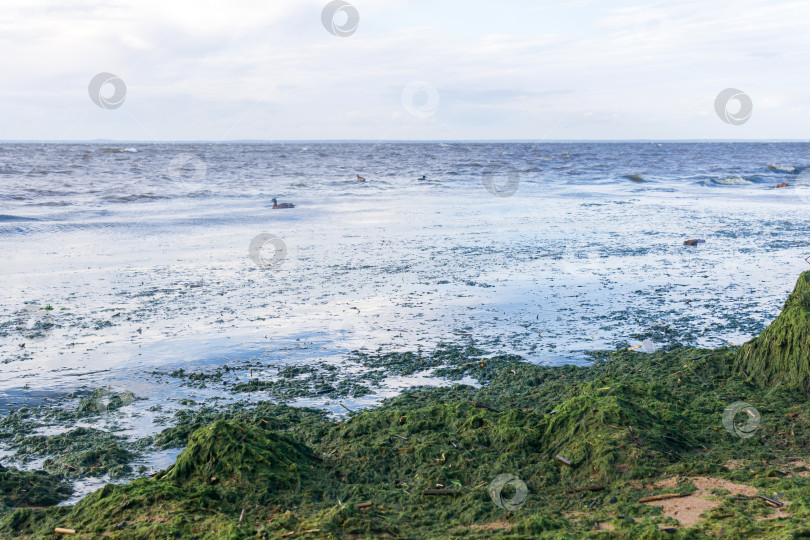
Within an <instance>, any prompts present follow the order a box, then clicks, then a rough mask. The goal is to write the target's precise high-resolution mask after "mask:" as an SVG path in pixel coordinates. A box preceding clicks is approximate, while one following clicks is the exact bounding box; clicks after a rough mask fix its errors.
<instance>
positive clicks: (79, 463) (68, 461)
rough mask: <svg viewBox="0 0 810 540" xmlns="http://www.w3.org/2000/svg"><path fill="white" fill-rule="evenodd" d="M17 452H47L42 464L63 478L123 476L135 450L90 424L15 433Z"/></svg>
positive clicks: (28, 454)
mask: <svg viewBox="0 0 810 540" xmlns="http://www.w3.org/2000/svg"><path fill="white" fill-rule="evenodd" d="M13 446H14V447H15V448H17V454H16V456H17V457H18V458H19V459H21V460H23V461H28V460H30V459H31V458H33V457H34V456H49V457H48V458H47V459H46V460H45V462H44V463H43V468H44V469H45V470H46V471H48V472H50V473H53V474H59V475H60V476H64V477H66V478H83V477H88V476H103V475H105V474H109V475H110V477H111V478H122V477H124V476H126V475H128V474H129V473H130V472H132V470H131V468H130V466H129V462H131V461H132V460H133V459H134V458H135V454H134V453H133V452H131V451H130V450H128V449H127V448H125V446H124V445H123V443H122V440H121V439H120V438H119V437H116V436H115V435H112V434H111V433H107V432H106V431H101V430H98V429H92V428H83V427H80V428H76V429H72V430H70V431H68V432H66V433H61V434H59V435H33V436H30V437H16V438H15V439H14V441H13Z"/></svg>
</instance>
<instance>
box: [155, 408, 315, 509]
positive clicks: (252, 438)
mask: <svg viewBox="0 0 810 540" xmlns="http://www.w3.org/2000/svg"><path fill="white" fill-rule="evenodd" d="M318 459H319V458H316V457H315V455H314V454H313V453H312V450H310V449H309V448H307V447H306V446H304V445H303V444H300V443H298V442H296V441H293V440H292V439H290V438H289V437H287V436H285V435H282V434H279V433H274V432H269V431H265V430H262V429H259V428H257V427H254V426H246V427H243V426H241V425H240V424H237V423H235V422H229V421H226V420H217V421H216V422H215V423H213V424H212V425H210V426H207V427H204V428H202V429H199V430H197V431H196V432H194V433H193V434H192V436H191V438H190V439H189V443H188V446H187V447H186V448H185V450H183V452H182V453H181V454H180V456H178V458H177V462H176V463H175V464H174V465H172V466H171V467H169V468H168V469H167V470H166V473H165V474H163V475H162V477H161V479H163V480H171V481H174V482H177V483H181V484H197V485H200V484H211V485H215V484H220V483H225V484H227V485H228V486H229V489H238V490H239V491H240V493H241V495H242V496H245V495H246V494H248V493H250V492H257V493H260V494H261V496H260V497H258V499H257V500H255V501H251V502H255V503H261V502H266V499H267V498H270V497H272V496H273V494H274V493H275V492H276V491H280V490H285V489H294V488H297V487H298V486H300V484H301V475H302V474H308V473H309V466H310V465H314V464H315V463H316V462H317V461H318ZM259 479H260V481H261V486H256V485H255V483H256V481H257V480H259ZM257 487H260V489H259V490H257V489H256V488H257Z"/></svg>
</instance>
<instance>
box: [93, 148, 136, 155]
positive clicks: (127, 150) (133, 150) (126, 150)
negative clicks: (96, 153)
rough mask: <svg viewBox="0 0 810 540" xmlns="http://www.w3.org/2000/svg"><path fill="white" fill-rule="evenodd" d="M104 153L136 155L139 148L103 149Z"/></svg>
mask: <svg viewBox="0 0 810 540" xmlns="http://www.w3.org/2000/svg"><path fill="white" fill-rule="evenodd" d="M101 151H102V152H104V153H106V154H124V153H126V154H134V153H136V152H137V151H138V149H137V148H102V149H101Z"/></svg>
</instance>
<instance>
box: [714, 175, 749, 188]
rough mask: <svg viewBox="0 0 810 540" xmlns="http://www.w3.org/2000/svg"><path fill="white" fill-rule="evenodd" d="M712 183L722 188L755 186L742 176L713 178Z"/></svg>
mask: <svg viewBox="0 0 810 540" xmlns="http://www.w3.org/2000/svg"><path fill="white" fill-rule="evenodd" d="M712 183H713V184H717V185H720V186H748V185H750V184H753V182H751V181H750V180H746V179H745V178H743V177H742V176H724V177H723V178H712Z"/></svg>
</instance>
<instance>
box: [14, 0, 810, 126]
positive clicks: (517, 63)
mask: <svg viewBox="0 0 810 540" xmlns="http://www.w3.org/2000/svg"><path fill="white" fill-rule="evenodd" d="M326 6H327V2H325V1H323V0H117V1H116V0H113V1H106V2H98V1H94V2H91V1H84V0H47V1H44V0H3V1H2V5H0V44H2V47H3V53H2V54H1V55H0V67H1V68H2V73H3V76H2V77H0V95H2V98H1V99H0V113H1V114H2V118H3V122H2V123H1V124H0V139H4V140H32V139H36V140H86V139H121V140H144V141H150V140H213V141H221V140H238V139H263V140H291V139H318V140H322V139H364V140H372V141H378V140H385V139H394V140H403V139H407V140H415V139H429V140H435V139H453V140H457V139H486V140H493V139H549V140H559V139H810V99H809V98H810V69H808V66H810V31H808V30H810V24H809V23H810V4H808V3H807V2H806V1H803V0H798V1H774V0H734V1H726V0H711V1H705V0H704V1H691V0H680V1H672V2H658V3H639V2H632V1H629V2H628V1H623V0H614V1H610V2H605V1H604V0H601V1H596V0H594V1H590V0H572V1H558V2H553V1H549V2H542V3H541V2H536V1H522V0H511V1H510V0H502V1H500V2H484V1H478V0H466V1H455V0H447V1H443V0H425V1H423V0H351V6H352V7H353V8H354V9H355V10H356V13H357V15H358V16H359V24H358V25H357V28H356V30H355V31H354V32H353V33H351V32H349V31H347V32H346V33H350V34H351V35H347V36H339V35H333V34H332V33H330V32H329V31H328V30H327V28H326V27H325V26H324V24H323V21H322V19H323V17H322V15H323V10H324V8H325V7H326ZM351 19H352V12H351V8H347V9H343V10H342V11H338V12H337V13H336V14H335V16H334V17H333V18H332V19H331V20H332V21H333V22H334V24H335V25H336V28H337V30H334V29H333V30H334V31H337V32H338V33H340V32H339V30H340V28H341V27H347V26H351V23H352V20H351ZM330 29H331V26H330ZM102 72H104V73H111V74H114V75H116V76H118V77H119V78H120V79H121V81H123V82H124V84H125V85H126V95H125V97H124V101H123V104H121V106H120V107H117V108H104V107H102V106H99V105H97V104H96V103H94V101H93V100H92V99H91V96H90V95H89V92H88V85H89V83H90V81H91V79H93V77H94V76H95V75H96V74H98V73H102ZM726 88H736V89H739V90H740V91H742V92H744V93H745V94H747V95H748V96H750V99H751V102H752V104H753V112H752V114H751V116H750V118H749V119H748V120H747V121H745V122H744V123H742V124H739V125H734V124H730V123H726V122H724V121H723V120H721V119H720V118H719V117H718V115H717V113H716V112H715V98H716V96H717V95H718V93H720V92H721V91H722V90H724V89H726ZM100 92H101V99H96V101H99V102H100V103H102V105H103V104H104V103H105V102H104V101H103V100H104V99H110V98H112V97H114V96H113V93H114V88H113V86H112V85H109V84H108V85H104V86H102V88H101V91H100ZM739 107H740V104H739V102H737V101H734V100H732V101H731V102H730V103H729V106H728V111H729V112H730V113H731V114H734V113H735V112H737V110H738V109H739Z"/></svg>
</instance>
